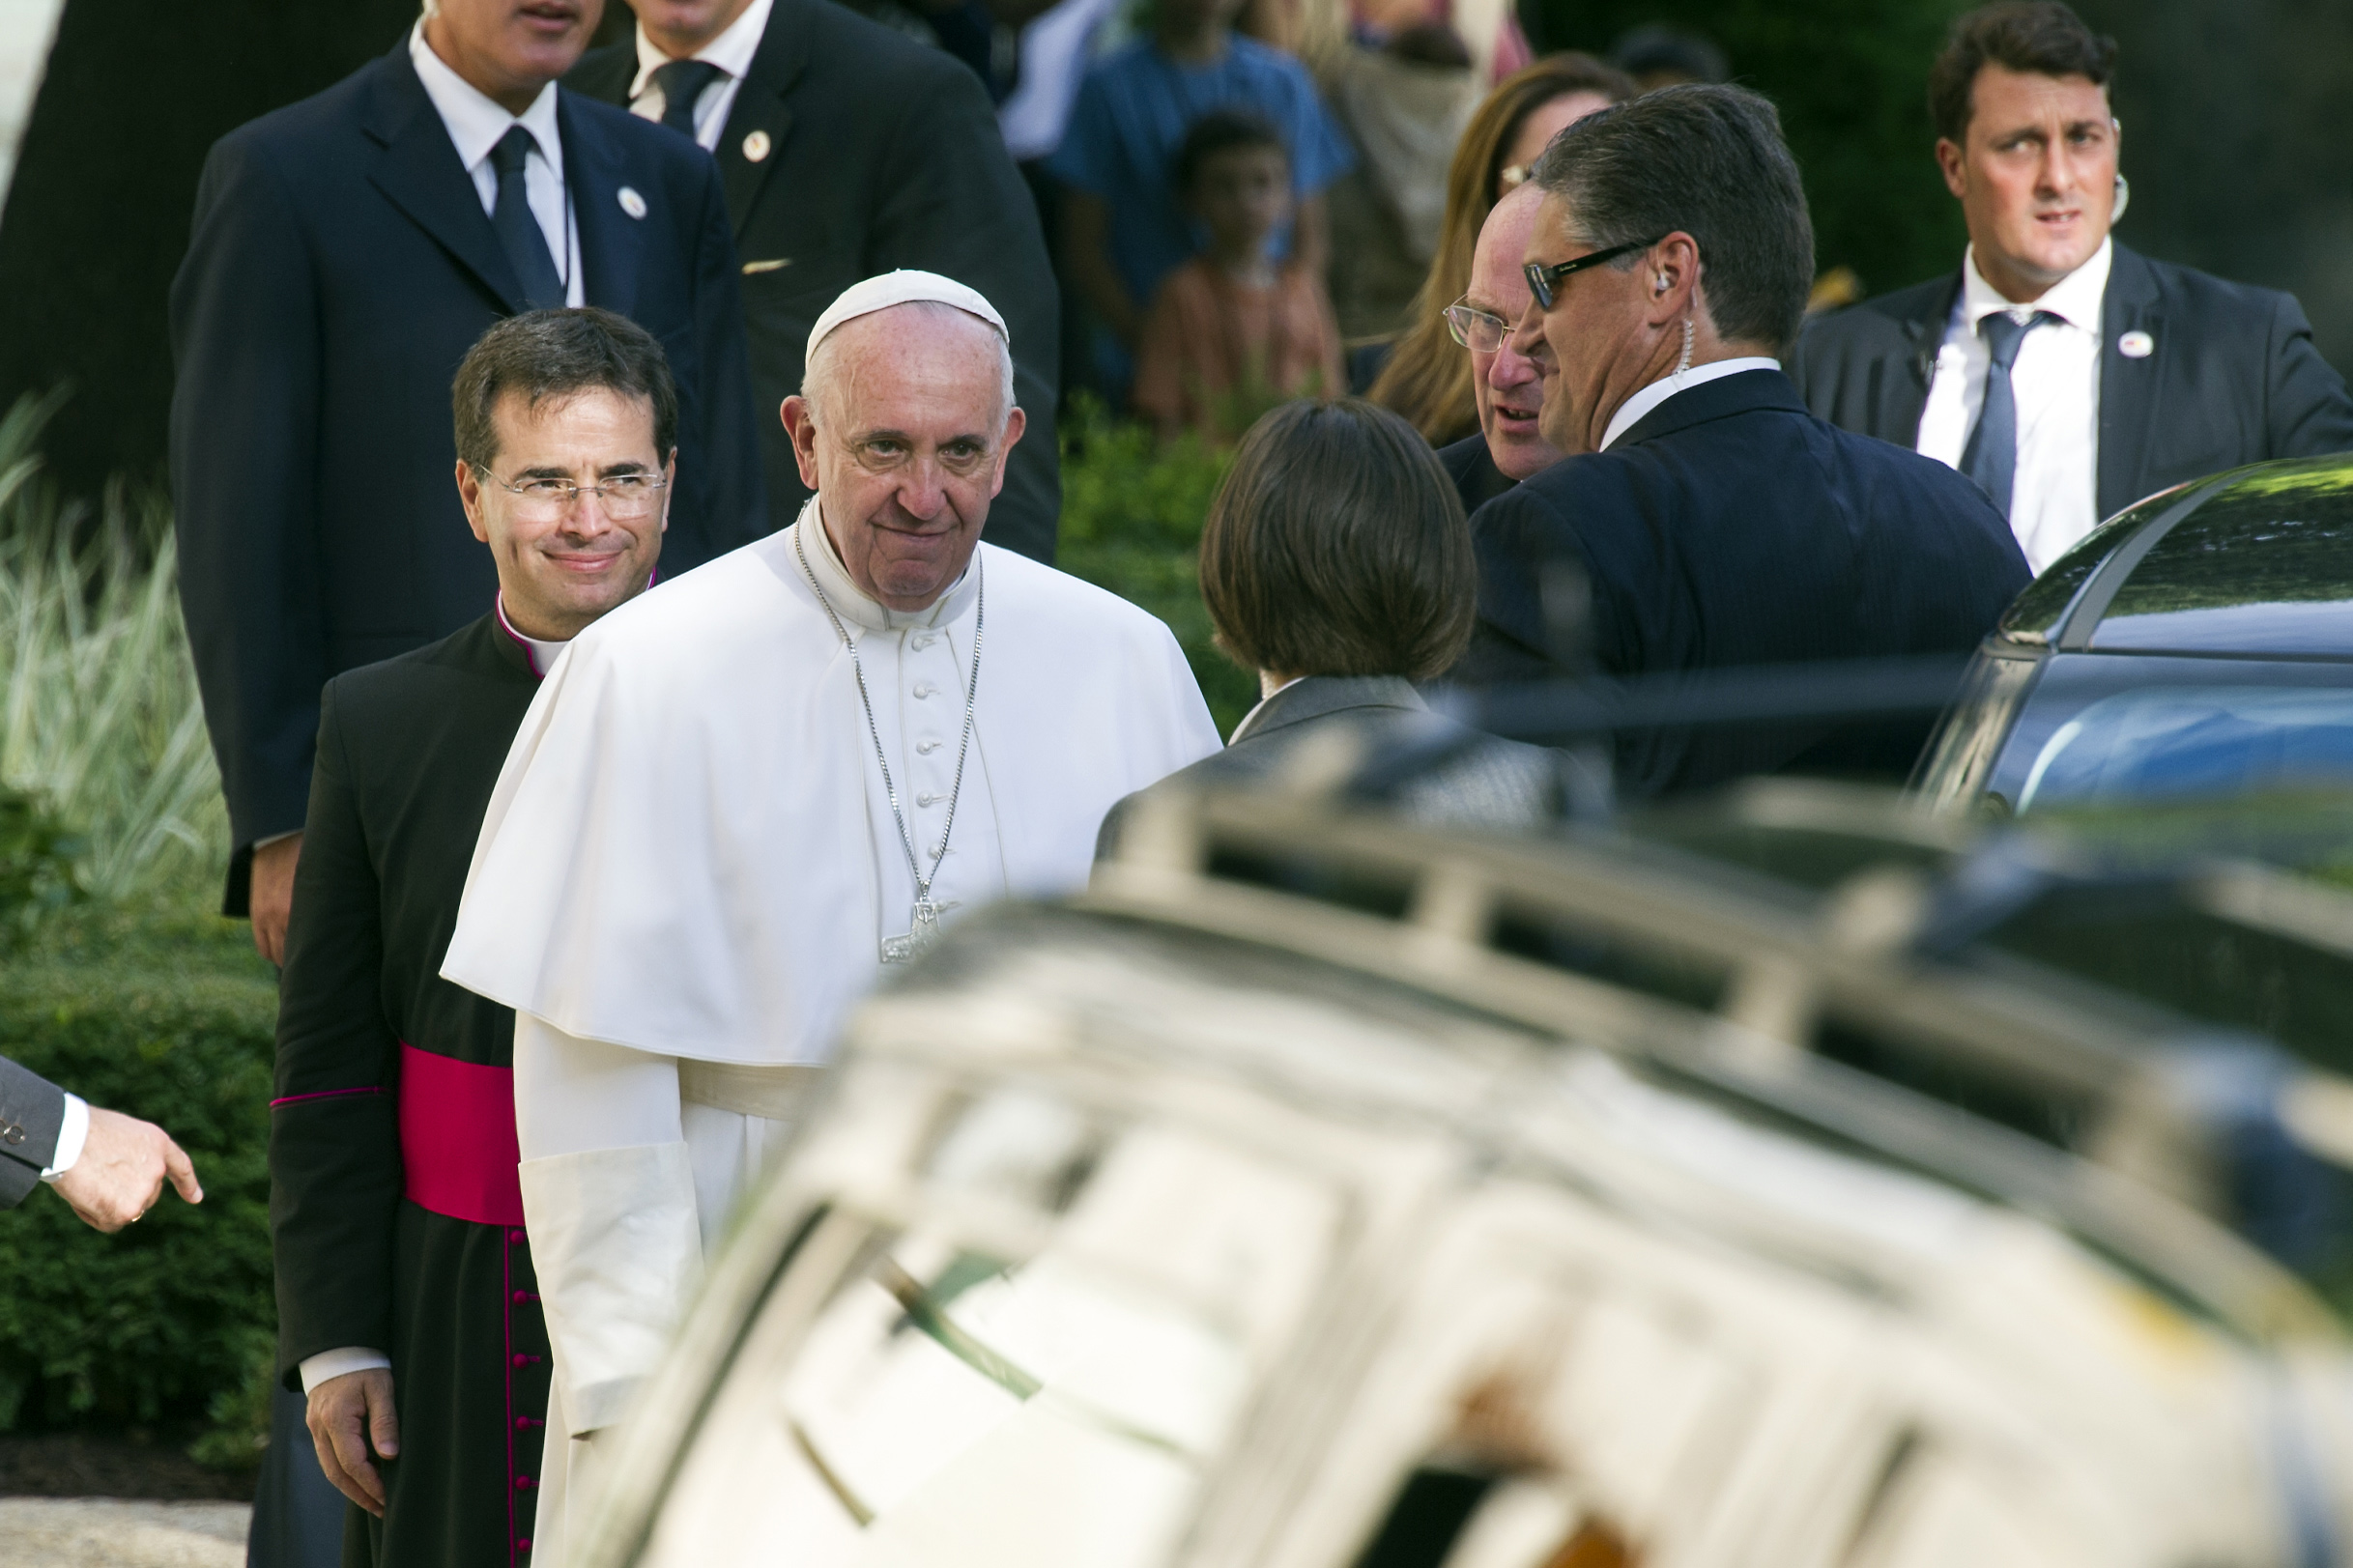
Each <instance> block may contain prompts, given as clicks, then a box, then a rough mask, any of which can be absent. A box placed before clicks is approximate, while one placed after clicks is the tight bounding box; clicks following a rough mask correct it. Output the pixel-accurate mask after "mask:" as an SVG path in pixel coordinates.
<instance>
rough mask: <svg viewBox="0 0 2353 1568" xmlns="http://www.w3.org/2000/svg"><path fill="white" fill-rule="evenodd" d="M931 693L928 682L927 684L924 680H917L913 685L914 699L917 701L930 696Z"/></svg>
mask: <svg viewBox="0 0 2353 1568" xmlns="http://www.w3.org/2000/svg"><path fill="white" fill-rule="evenodd" d="M931 695H932V688H931V686H930V685H929V684H927V683H925V682H922V681H918V682H917V683H916V685H915V699H916V700H917V701H919V702H920V701H922V700H923V699H924V698H927V697H930V696H931Z"/></svg>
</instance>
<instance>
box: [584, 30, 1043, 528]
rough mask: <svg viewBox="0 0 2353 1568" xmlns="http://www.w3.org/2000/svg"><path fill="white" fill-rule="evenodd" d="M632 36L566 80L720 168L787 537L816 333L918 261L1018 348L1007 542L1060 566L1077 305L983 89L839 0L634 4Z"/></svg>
mask: <svg viewBox="0 0 2353 1568" xmlns="http://www.w3.org/2000/svg"><path fill="white" fill-rule="evenodd" d="M635 10H636V12H637V16H638V26H637V33H636V38H635V40H634V42H633V43H625V44H619V45H616V46H614V47H612V48H606V49H599V50H597V51H596V52H595V53H593V54H590V55H589V56H588V58H587V59H585V60H583V61H582V62H581V63H580V66H579V68H578V69H577V70H575V71H573V72H572V74H571V75H570V76H568V77H566V78H565V85H566V86H568V87H572V88H576V89H578V90H579V91H580V92H582V93H586V94H588V95H590V96H591V97H595V98H600V99H603V100H605V101H606V102H608V103H622V104H627V105H629V106H630V107H631V109H632V110H633V111H634V112H636V113H638V114H640V115H643V116H645V117H646V118H647V119H651V120H659V121H660V122H662V123H663V124H664V125H667V126H671V127H673V128H675V129H677V130H678V131H680V132H682V133H683V134H685V135H689V136H692V137H694V138H695V140H696V141H698V142H699V143H700V144H701V145H703V147H705V148H708V149H710V150H711V152H712V153H713V154H714V155H715V156H716V157H718V159H719V168H720V171H721V172H722V173H723V174H724V175H725V176H726V180H727V205H728V214H729V216H730V219H731V220H732V223H733V225H734V235H735V248H736V250H737V251H738V252H739V253H740V254H741V256H742V258H743V310H744V326H745V328H746V330H747V331H748V332H749V334H750V337H751V344H752V383H753V386H754V388H755V390H756V391H757V393H758V394H759V402H760V419H761V425H760V428H761V429H762V430H763V431H764V432H765V437H764V439H765V441H766V442H767V445H766V447H765V452H766V458H767V474H768V510H769V515H770V516H772V517H773V518H775V519H776V521H777V524H778V526H779V527H782V526H783V525H784V524H785V523H786V522H788V521H789V520H790V519H791V518H792V517H794V516H795V515H797V514H798V513H799V511H800V507H801V503H802V502H803V501H805V500H807V499H809V491H808V488H807V487H806V486H805V485H803V484H802V483H801V482H800V470H799V468H798V466H797V465H796V464H795V463H794V462H793V458H792V442H791V441H790V439H789V437H788V436H787V435H786V433H785V428H784V421H783V419H782V418H781V417H780V414H779V411H780V410H781V409H782V408H783V406H784V400H785V399H786V398H788V397H790V396H792V395H793V394H794V393H796V392H798V391H799V390H800V389H801V371H802V363H801V357H802V355H803V353H804V352H805V350H806V347H807V344H808V341H809V329H810V328H811V327H813V326H814V325H816V322H817V318H818V315H819V314H820V313H821V312H822V311H823V310H824V309H825V307H826V306H827V305H829V304H831V303H833V301H834V299H835V298H836V297H837V296H839V295H840V294H841V292H842V291H843V290H844V289H846V288H847V287H849V285H850V284H852V283H855V282H857V281H858V280H859V279H861V278H867V277H872V276H874V275H875V273H877V272H888V271H894V270H897V269H900V268H909V269H914V270H916V271H927V272H937V273H939V274H941V275H942V276H944V277H952V278H954V279H956V281H958V282H959V283H962V284H965V285H966V286H968V287H970V288H973V289H977V290H978V291H980V293H981V294H982V295H983V296H984V297H986V298H987V299H989V300H990V302H991V303H992V304H994V305H995V306H996V307H997V309H998V311H999V312H1000V313H1001V314H1002V315H1003V316H1004V318H1005V324H1006V327H1007V328H1009V329H1010V331H1011V333H1012V337H1013V357H1014V370H1015V395H1016V400H1017V401H1018V402H1019V404H1020V406H1021V410H1022V412H1023V413H1025V414H1027V415H1028V418H1029V434H1028V436H1027V437H1026V438H1025V439H1024V440H1023V441H1022V442H1021V444H1020V445H1019V447H1018V448H1016V449H1015V451H1014V455H1013V462H1012V464H1011V466H1010V467H1008V468H1007V470H1005V490H1004V493H1003V494H1002V495H1000V496H999V497H998V498H997V499H996V502H995V504H994V505H993V506H992V507H991V508H990V513H989V542H990V544H993V545H997V546H1000V547H1001V548H1003V549H1006V550H1016V551H1019V552H1020V553H1021V554H1022V555H1024V556H1031V557H1033V558H1035V559H1038V560H1042V561H1047V562H1049V563H1050V562H1051V561H1052V560H1053V558H1054V533H1055V528H1056V525H1057V521H1058V519H1059V518H1060V516H1061V511H1062V478H1061V472H1062V470H1061V456H1060V447H1059V444H1058V443H1057V442H1056V441H1055V437H1054V400H1055V387H1056V383H1057V381H1058V378H1059V376H1060V368H1059V367H1060V360H1061V342H1062V338H1061V321H1060V301H1059V299H1058V296H1057V295H1056V293H1055V288H1054V274H1053V270H1052V268H1051V266H1050V265H1049V264H1048V263H1047V256H1046V242H1045V239H1044V237H1043V236H1042V235H1041V234H1040V233H1039V230H1038V216H1037V207H1036V204H1035V203H1034V202H1033V201H1032V200H1031V199H1030V195H1029V191H1028V188H1027V187H1026V186H1025V185H1023V184H1022V183H1021V176H1020V173H1019V170H1017V169H1016V168H1015V167H1014V163H1013V159H1012V157H1010V156H1008V155H1007V153H1006V151H1005V144H1004V139H1003V138H1002V137H1001V136H1000V135H999V134H998V132H997V124H996V113H995V110H994V109H993V108H992V107H991V106H990V101H989V95H988V93H987V91H986V90H984V89H983V87H982V86H981V84H980V81H979V80H978V78H976V77H975V76H974V75H973V73H972V72H971V71H968V70H966V69H965V68H964V67H962V66H961V65H959V64H958V63H957V62H956V60H955V59H953V58H952V57H950V56H948V55H946V54H943V53H941V52H940V51H938V50H936V49H929V48H926V47H924V46H923V45H922V44H919V43H914V42H913V41H911V40H909V39H906V38H904V37H902V36H901V35H900V34H898V33H895V32H893V31H891V30H890V29H889V28H886V27H882V26H878V25H877V24H875V23H874V22H871V21H869V20H867V19H866V18H865V17H863V16H860V15H857V14H854V13H852V12H849V11H847V10H845V9H843V8H842V7H840V6H837V5H833V4H831V3H829V0H636V5H635Z"/></svg>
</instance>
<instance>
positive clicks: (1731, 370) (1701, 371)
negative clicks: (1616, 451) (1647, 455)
mask: <svg viewBox="0 0 2353 1568" xmlns="http://www.w3.org/2000/svg"><path fill="white" fill-rule="evenodd" d="M1780 368H1781V361H1780V360H1778V359H1767V358H1765V356H1763V355H1759V354H1749V355H1743V356H1740V357H1739V358H1737V359H1718V360H1715V361H1713V362H1712V363H1709V364H1704V365H1693V366H1692V367H1691V368H1690V369H1689V370H1686V371H1684V372H1683V373H1682V374H1681V375H1679V376H1675V375H1667V376H1661V377H1659V378H1658V380H1656V381H1654V382H1652V383H1651V384H1650V385H1648V386H1646V387H1644V388H1643V389H1642V390H1641V391H1639V392H1636V393H1635V394H1634V395H1633V396H1632V397H1629V398H1627V399H1626V400H1625V401H1624V402H1623V403H1621V404H1620V405H1618V412H1617V413H1613V414H1611V415H1610V426H1609V428H1608V429H1607V430H1604V431H1603V432H1602V433H1601V445H1600V446H1599V447H1598V448H1596V450H1599V451H1604V452H1606V451H1608V450H1609V449H1610V447H1611V446H1612V445H1613V444H1614V443H1615V442H1617V440H1618V438H1619V437H1621V436H1622V435H1624V434H1625V433H1626V432H1627V431H1629V430H1631V429H1633V428H1634V427H1635V426H1636V425H1637V424H1639V423H1641V422H1642V417H1643V415H1644V414H1646V413H1650V411H1651V410H1652V409H1655V408H1657V407H1658V406H1659V405H1660V404H1661V403H1664V402H1666V401H1667V399H1669V398H1671V397H1673V396H1674V395H1675V394H1676V393H1678V392H1688V391H1690V390H1691V389H1692V388H1693V387H1694V386H1705V385H1707V384H1708V383H1709V382H1711V381H1722V380H1723V379H1724V378H1725V377H1727V376H1737V375H1738V374H1740V372H1742V371H1743V370H1779V369H1780Z"/></svg>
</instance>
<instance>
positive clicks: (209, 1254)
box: [0, 911, 277, 1462]
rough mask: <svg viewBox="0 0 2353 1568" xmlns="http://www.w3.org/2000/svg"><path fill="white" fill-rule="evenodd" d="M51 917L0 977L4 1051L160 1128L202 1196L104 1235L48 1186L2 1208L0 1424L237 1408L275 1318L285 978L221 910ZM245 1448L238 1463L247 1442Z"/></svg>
mask: <svg viewBox="0 0 2353 1568" xmlns="http://www.w3.org/2000/svg"><path fill="white" fill-rule="evenodd" d="M55 925H57V926H60V927H70V929H69V930H66V931H62V932H59V931H52V932H51V933H50V934H49V935H47V936H44V938H43V941H42V942H41V944H40V945H39V947H38V949H37V950H36V951H35V952H34V953H32V954H31V955H28V956H27V957H25V958H24V959H21V960H19V961H15V962H12V963H11V964H9V965H7V966H6V967H5V968H4V969H0V1053H5V1054H6V1055H8V1056H11V1057H14V1059H15V1060H17V1061H19V1062H21V1063H23V1064H24V1065H25V1066H26V1067H28V1068H30V1069H33V1070H34V1071H36V1072H39V1073H41V1074H42V1075H43V1076H44V1077H47V1078H49V1079H50V1080H52V1081H53V1082H56V1083H60V1084H63V1085H65V1086H66V1087H68V1088H70V1089H72V1091H73V1092H74V1093H76V1094H79V1095H81V1096H83V1097H84V1098H87V1099H89V1100H90V1101H91V1103H93V1104H96V1105H104V1106H108V1107H111V1108H113V1109H116V1110H120V1111H124V1112H127V1113H129V1114H130V1115H133V1116H138V1117H143V1118H146V1119H148V1120H151V1121H154V1122H157V1123H158V1124H160V1125H161V1126H164V1127H165V1128H166V1129H167V1130H169V1131H170V1132H171V1134H172V1135H173V1137H175V1138H176V1139H178V1140H179V1142H180V1144H181V1146H182V1147H183V1148H185V1149H186V1150H187V1152H188V1155H190V1157H191V1158H193V1159H194V1161H195V1163H196V1170H197V1174H198V1176H199V1177H200V1178H201V1179H202V1181H203V1183H204V1190H205V1199H204V1202H203V1204H202V1205H200V1206H197V1207H194V1208H190V1207H189V1206H187V1205H186V1204H183V1203H181V1202H180V1201H179V1199H177V1198H176V1197H168V1196H167V1197H166V1198H165V1199H164V1200H163V1201H162V1202H160V1203H158V1205H157V1206H156V1208H155V1209H154V1210H153V1211H151V1212H149V1214H148V1215H147V1218H146V1219H145V1220H144V1221H142V1222H141V1223H140V1224H138V1225H136V1226H133V1227H129V1228H127V1229H126V1230H124V1231H122V1232H121V1233H119V1234H117V1235H114V1236H100V1235H99V1234H98V1233H97V1232H95V1231H92V1230H90V1229H88V1228H87V1227H86V1226H84V1225H83V1224H82V1223H81V1222H80V1221H79V1220H77V1219H75V1218H74V1217H73V1214H72V1211H71V1210H69V1209H68V1208H67V1207H66V1205H65V1204H64V1203H63V1202H62V1201H61V1200H59V1199H58V1198H57V1197H56V1195H55V1194H53V1193H48V1192H36V1193H34V1194H32V1195H31V1196H30V1197H29V1198H27V1199H26V1200H25V1202H24V1204H23V1205H22V1207H20V1208H19V1209H17V1210H16V1211H15V1212H13V1213H10V1214H8V1215H6V1216H4V1217H0V1278H5V1279H7V1280H8V1282H9V1285H8V1289H7V1290H5V1291H0V1431H9V1430H41V1429H50V1428H58V1427H66V1426H104V1427H111V1428H116V1429H121V1428H126V1427H130V1428H137V1427H154V1428H163V1429H166V1430H178V1431H187V1430H189V1429H191V1428H193V1427H195V1426H197V1425H199V1424H200V1423H202V1422H203V1421H204V1420H205V1418H206V1417H207V1416H208V1415H212V1416H213V1417H214V1418H215V1419H216V1420H217V1419H222V1418H234V1417H237V1416H238V1415H239V1414H240V1406H239V1398H238V1395H239V1391H241V1390H243V1389H244V1388H245V1386H246V1385H247V1384H249V1383H251V1382H252V1381H253V1378H254V1371H255V1368H256V1367H257V1366H258V1365H260V1364H262V1363H264V1362H265V1361H266V1359H267V1357H268V1355H269V1354H270V1341H271V1337H272V1334H273V1323H274V1321H275V1313H274V1309H273V1305H272V1300H271V1274H270V1229H269V1217H268V1215H269V1176H268V1169H267V1158H268V1153H267V1152H268V1139H269V1101H270V1084H271V1051H272V1041H273V1030H274V1024H275V1019H276V1012H277V994H276V988H275V986H274V985H273V984H272V982H271V979H270V976H269V971H268V969H267V967H266V966H265V965H263V964H262V963H261V961H260V960H259V959H257V958H256V957H254V956H253V954H252V952H251V949H250V948H249V947H244V946H242V944H243V943H244V936H243V933H242V931H239V930H237V929H235V928H233V927H226V926H225V924H224V923H221V922H218V921H214V920H210V919H207V920H204V921H203V922H202V924H201V925H199V924H195V923H192V922H190V923H184V928H178V929H175V928H172V927H168V926H158V923H157V922H156V920H155V918H154V917H153V916H149V917H147V918H145V919H144V920H141V921H138V922H133V921H130V920H129V919H126V918H124V917H120V916H112V915H108V914H106V913H104V912H102V911H92V912H89V913H88V914H87V915H83V916H75V917H72V918H71V919H69V920H66V921H63V922H58V923H55ZM221 1446H222V1445H219V1444H215V1447H216V1448H218V1447H221ZM237 1446H238V1444H237V1443H236V1442H234V1441H233V1442H231V1443H229V1444H227V1445H226V1446H225V1448H224V1449H223V1454H224V1456H226V1455H228V1454H232V1453H233V1452H234V1450H235V1449H236V1448H237ZM243 1449H244V1452H243V1455H242V1457H243V1458H244V1460H245V1461H247V1462H249V1461H250V1459H251V1444H250V1441H249V1440H245V1441H244V1443H243Z"/></svg>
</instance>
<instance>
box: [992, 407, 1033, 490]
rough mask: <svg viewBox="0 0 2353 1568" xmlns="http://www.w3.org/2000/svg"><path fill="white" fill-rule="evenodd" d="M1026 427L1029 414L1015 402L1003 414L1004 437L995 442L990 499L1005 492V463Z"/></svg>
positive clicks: (1027, 426)
mask: <svg viewBox="0 0 2353 1568" xmlns="http://www.w3.org/2000/svg"><path fill="white" fill-rule="evenodd" d="M1028 428H1029V415H1028V414H1026V413H1022V412H1021V406H1020V405H1019V403H1017V404H1015V405H1014V408H1013V412H1012V413H1009V414H1007V415H1005V439H1004V440H1003V441H1000V442H997V448H996V477H995V478H994V479H993V480H991V481H990V486H989V496H990V499H992V500H993V499H995V498H997V497H999V496H1001V495H1003V494H1004V493H1005V464H1006V462H1007V460H1008V459H1010V458H1011V457H1012V456H1013V449H1014V447H1015V445H1016V444H1018V443H1019V441H1020V440H1021V432H1022V431H1024V430H1027V429H1028Z"/></svg>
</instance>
